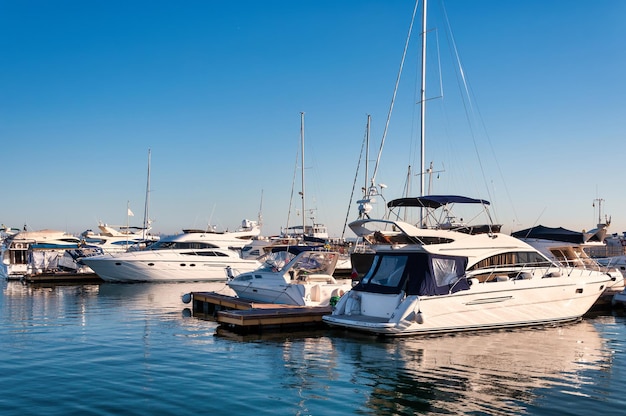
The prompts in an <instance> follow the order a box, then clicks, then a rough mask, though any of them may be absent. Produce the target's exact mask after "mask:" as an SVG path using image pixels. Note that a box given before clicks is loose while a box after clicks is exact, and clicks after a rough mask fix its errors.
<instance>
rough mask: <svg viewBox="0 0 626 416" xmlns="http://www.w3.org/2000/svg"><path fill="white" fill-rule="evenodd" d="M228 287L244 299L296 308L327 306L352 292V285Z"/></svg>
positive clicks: (234, 285) (232, 285) (242, 285)
mask: <svg viewBox="0 0 626 416" xmlns="http://www.w3.org/2000/svg"><path fill="white" fill-rule="evenodd" d="M228 285H229V286H230V288H231V289H232V290H234V291H235V293H237V296H239V297H240V298H243V299H248V300H252V301H255V302H260V303H277V304H284V305H295V306H326V305H328V304H329V303H330V299H331V298H332V297H334V296H337V297H340V296H342V295H343V294H344V293H345V292H347V291H348V290H350V288H351V286H350V285H351V283H349V282H348V283H343V284H342V283H337V284H295V283H285V284H283V285H271V286H265V287H264V286H262V285H255V286H252V285H245V284H233V282H232V281H231V282H229V283H228Z"/></svg>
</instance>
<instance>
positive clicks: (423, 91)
mask: <svg viewBox="0 0 626 416" xmlns="http://www.w3.org/2000/svg"><path fill="white" fill-rule="evenodd" d="M427 3H428V0H423V4H422V6H423V7H422V86H421V95H420V104H421V123H420V139H421V162H420V173H422V174H421V175H420V177H421V180H420V196H424V180H425V178H424V175H423V173H424V167H425V152H426V149H425V148H426V146H425V139H426V4H427Z"/></svg>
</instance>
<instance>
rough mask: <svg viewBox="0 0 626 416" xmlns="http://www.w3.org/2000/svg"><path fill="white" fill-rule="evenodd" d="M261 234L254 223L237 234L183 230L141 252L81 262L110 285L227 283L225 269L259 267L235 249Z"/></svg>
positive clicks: (237, 272) (235, 269) (237, 271)
mask: <svg viewBox="0 0 626 416" xmlns="http://www.w3.org/2000/svg"><path fill="white" fill-rule="evenodd" d="M259 234H260V227H259V225H258V224H257V223H256V222H254V221H247V220H244V221H243V224H242V227H241V228H240V229H238V230H237V231H224V232H217V231H203V230H184V232H183V233H182V234H178V235H175V236H171V237H165V238H162V239H161V240H159V241H157V242H155V243H153V244H151V245H149V246H148V247H146V248H145V249H144V250H138V251H128V252H125V253H117V254H109V255H107V254H105V255H101V256H94V257H88V258H84V259H82V261H83V262H84V263H85V264H87V265H88V266H89V267H90V268H91V269H92V270H93V271H94V272H95V273H96V274H97V275H98V276H100V278H101V279H103V280H105V281H112V282H150V281H207V280H208V281H219V280H221V281H226V278H227V274H226V268H227V267H229V268H230V269H231V271H232V273H234V274H239V273H243V272H247V271H251V270H254V269H256V268H258V267H259V266H260V265H261V263H260V262H258V261H257V260H249V259H242V258H241V255H240V253H239V251H238V250H240V249H241V247H243V246H244V245H245V244H247V243H248V242H249V241H250V239H251V238H253V237H255V236H258V235H259Z"/></svg>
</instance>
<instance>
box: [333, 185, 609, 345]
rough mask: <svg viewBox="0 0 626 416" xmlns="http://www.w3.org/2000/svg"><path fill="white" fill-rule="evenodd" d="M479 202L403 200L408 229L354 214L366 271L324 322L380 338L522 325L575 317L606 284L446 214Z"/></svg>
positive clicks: (603, 277) (594, 273)
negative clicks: (368, 252) (411, 214)
mask: <svg viewBox="0 0 626 416" xmlns="http://www.w3.org/2000/svg"><path fill="white" fill-rule="evenodd" d="M457 203H469V204H475V205H478V206H480V207H483V208H484V209H485V212H487V213H488V211H487V208H488V206H489V202H488V201H485V200H481V199H471V198H466V197H460V196H454V195H445V196H426V197H417V198H402V199H399V200H393V201H391V202H389V204H388V205H389V206H390V207H417V208H419V211H420V212H421V216H423V219H421V220H420V222H419V225H420V227H418V226H415V225H412V224H409V223H407V222H404V221H399V220H398V221H394V220H390V219H361V220H357V221H354V222H352V223H351V224H350V228H351V229H352V230H353V231H354V232H355V233H356V234H357V236H360V237H363V238H365V239H366V240H368V241H369V242H370V243H371V244H372V247H373V248H374V251H375V255H374V260H373V262H372V265H371V268H370V270H369V271H368V272H367V274H366V275H365V276H364V277H363V279H362V280H361V281H360V282H359V284H358V285H356V286H355V287H354V288H353V289H352V290H351V291H350V292H348V293H347V294H345V295H344V296H343V297H342V298H341V300H340V301H339V303H338V304H337V306H336V308H335V310H334V311H333V313H332V314H331V315H327V316H324V318H323V319H324V321H325V322H326V323H328V324H330V325H333V326H338V327H344V328H349V329H355V330H360V331H366V332H370V333H375V334H380V335H390V336H397V335H419V334H436V333H444V332H455V331H469V330H478V329H495V328H506V327H518V326H529V325H539V324H549V323H557V322H566V321H572V320H577V319H579V318H581V317H582V316H583V315H584V314H585V313H586V312H587V311H588V310H589V309H590V308H591V307H592V306H593V304H594V303H595V302H596V301H597V299H598V298H599V296H600V295H601V294H602V292H603V291H604V290H605V288H606V287H607V285H608V284H609V283H610V282H611V277H610V276H609V275H607V274H606V273H603V272H601V271H598V270H590V269H583V268H579V267H571V266H568V265H560V264H555V263H554V262H552V261H551V260H549V259H548V258H547V257H545V256H544V255H543V254H541V253H540V252H539V251H538V250H537V249H535V248H533V247H532V246H530V245H528V244H526V243H524V242H523V241H521V240H519V239H517V238H514V237H512V236H509V235H506V234H502V233H499V232H495V231H494V230H497V229H498V228H499V227H493V226H492V225H491V224H488V225H486V226H481V225H478V226H471V225H470V224H465V223H457V222H454V221H451V220H452V219H453V218H454V217H452V216H451V215H450V213H451V210H452V206H453V205H455V204H457Z"/></svg>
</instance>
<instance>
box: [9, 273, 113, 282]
mask: <svg viewBox="0 0 626 416" xmlns="http://www.w3.org/2000/svg"><path fill="white" fill-rule="evenodd" d="M12 280H17V279H12ZM19 280H22V281H24V282H27V283H55V282H56V283H101V282H102V279H101V278H100V277H99V276H98V275H97V274H95V273H69V272H68V273H65V272H58V273H37V274H27V275H24V276H22V277H21V278H20V279H19Z"/></svg>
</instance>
